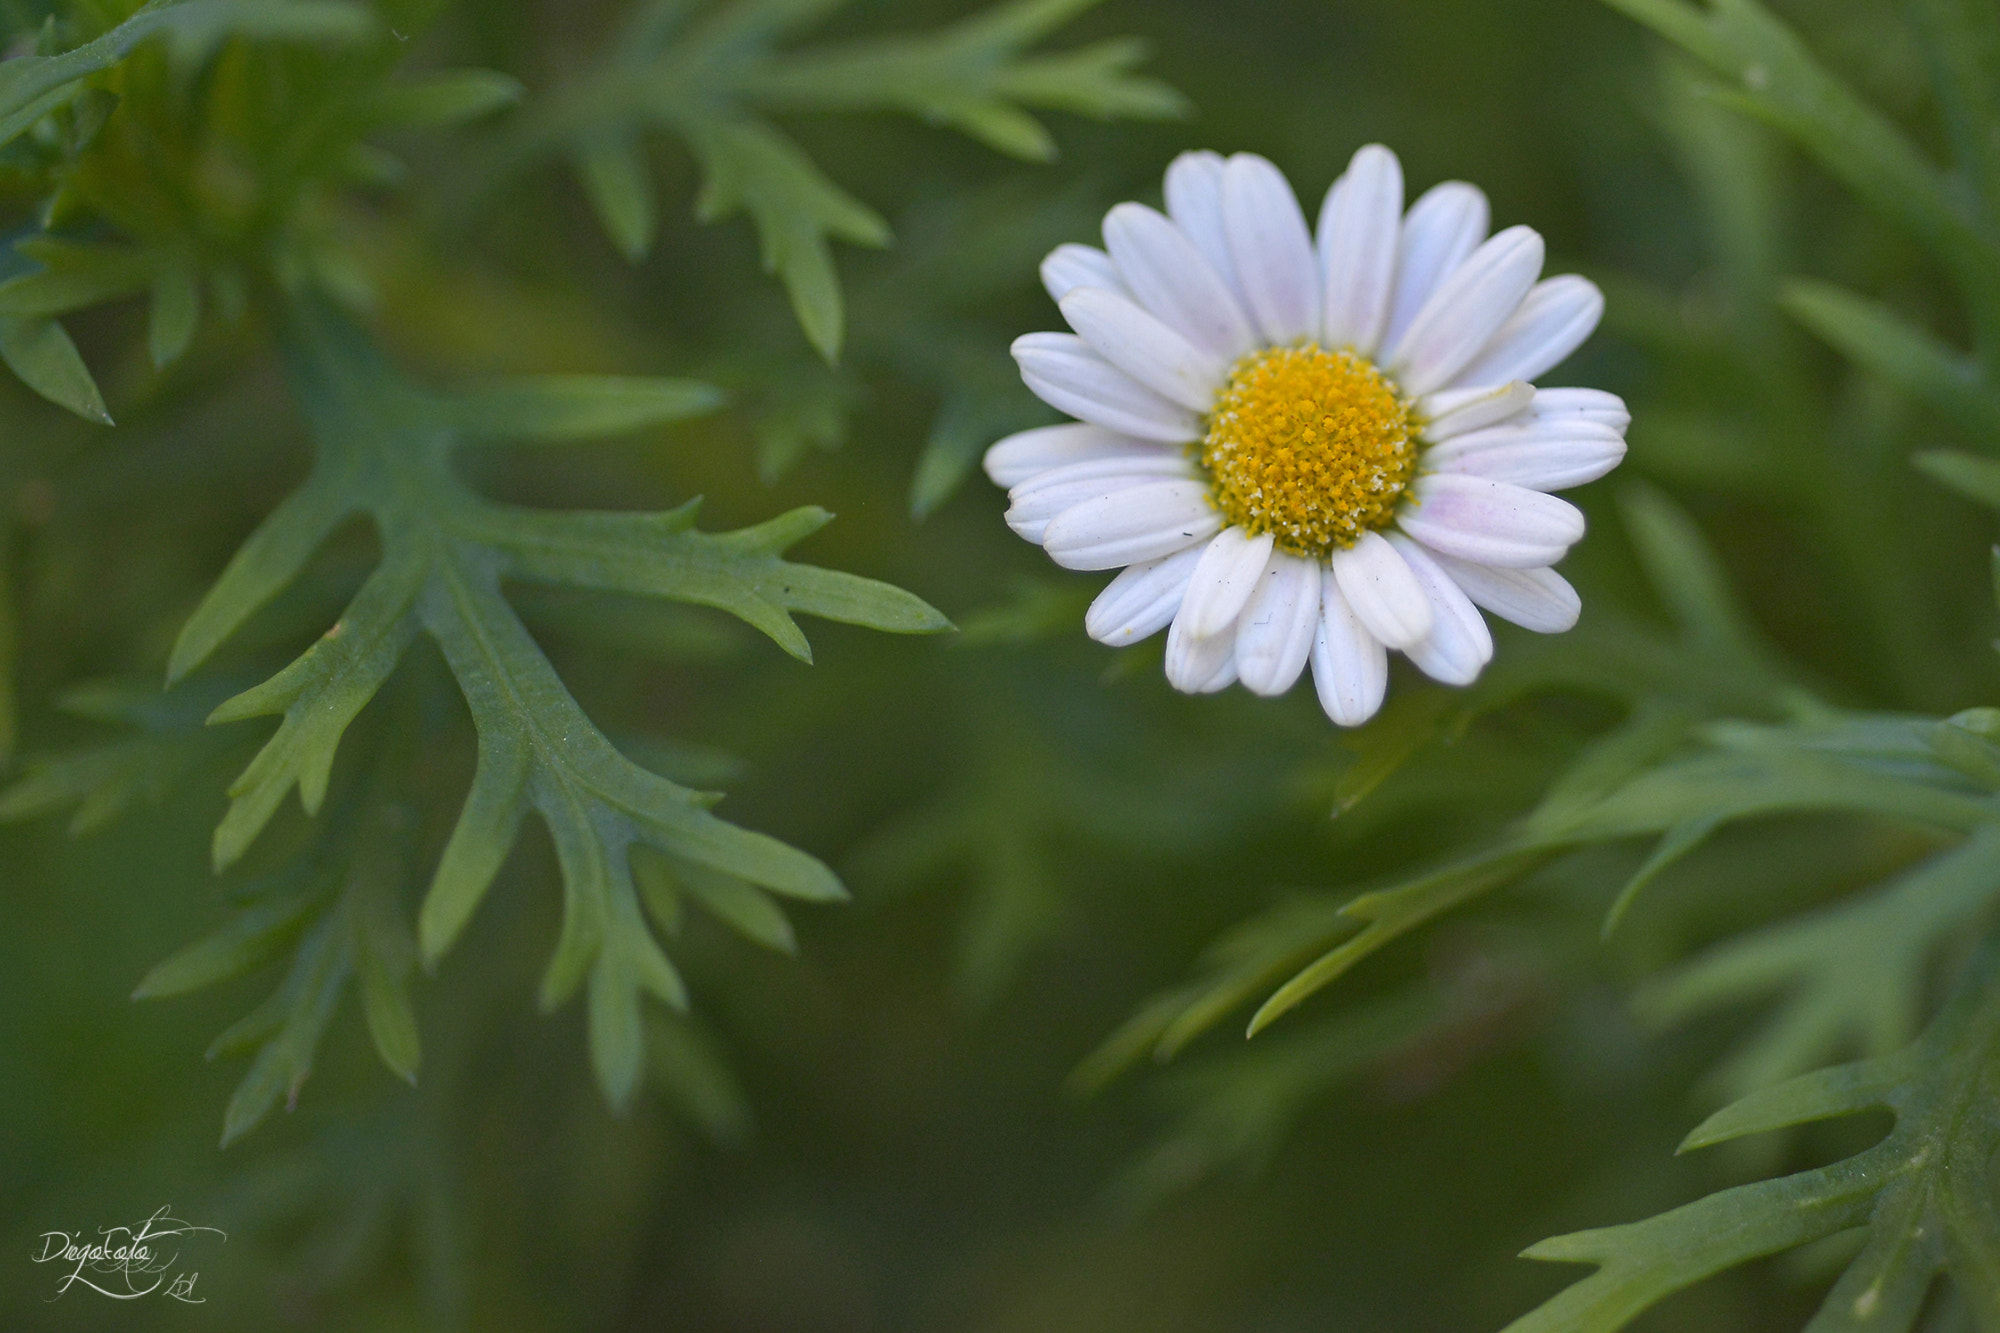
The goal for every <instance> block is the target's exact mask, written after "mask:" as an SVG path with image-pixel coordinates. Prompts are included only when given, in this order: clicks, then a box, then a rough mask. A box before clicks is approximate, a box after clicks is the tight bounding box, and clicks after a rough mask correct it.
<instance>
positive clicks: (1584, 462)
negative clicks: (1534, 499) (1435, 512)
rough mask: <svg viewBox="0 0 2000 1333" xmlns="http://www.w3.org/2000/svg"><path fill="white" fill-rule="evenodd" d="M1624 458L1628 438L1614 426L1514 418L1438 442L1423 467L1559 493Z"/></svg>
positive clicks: (1585, 422) (1429, 450)
mask: <svg viewBox="0 0 2000 1333" xmlns="http://www.w3.org/2000/svg"><path fill="white" fill-rule="evenodd" d="M1624 457H1625V441H1624V439H1623V437H1621V436H1620V435H1619V434H1618V432H1617V431H1615V430H1612V429H1611V428H1610V427H1609V426H1600V425H1598V424H1597V423H1595V422H1591V421H1575V422H1565V423H1562V424H1556V423H1553V422H1550V423H1543V422H1533V423H1529V424H1525V425H1516V424H1514V423H1513V422H1509V423H1508V424H1506V425H1504V426H1488V427H1487V428H1486V429H1485V430H1475V431H1472V432H1470V433H1469V434H1465V435H1460V436H1458V437H1456V438H1455V439H1452V440H1448V441H1446V442H1445V443H1443V444H1440V445H1435V446H1433V447H1432V448H1430V449H1428V450H1426V451H1425V453H1424V466H1425V467H1427V468H1430V469H1432V470H1433V471H1437V472H1463V473H1466V474H1467V475H1469V476H1474V477H1485V478H1487V479H1489V480H1491V481H1505V482H1512V483H1513V484H1514V485H1516V486H1525V487H1527V488H1528V489H1529V490H1531V491H1560V490H1564V489H1566V488H1568V487H1571V486H1581V485H1583V484H1584V483H1585V482H1587V481H1596V480H1597V479H1598V478H1599V477H1601V476H1603V475H1604V474H1605V473H1607V472H1609V471H1610V470H1611V469H1612V468H1614V467H1617V466H1618V463H1619V460H1621V459H1623V458H1624Z"/></svg>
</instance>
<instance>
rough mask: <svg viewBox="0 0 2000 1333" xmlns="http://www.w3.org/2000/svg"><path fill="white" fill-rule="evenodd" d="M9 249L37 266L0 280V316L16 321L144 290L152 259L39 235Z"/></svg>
mask: <svg viewBox="0 0 2000 1333" xmlns="http://www.w3.org/2000/svg"><path fill="white" fill-rule="evenodd" d="M14 248H15V249H16V250H18V251H19V252H20V253H21V254H23V255H24V256H26V257H27V258H29V259H32V260H34V261H35V262H36V263H38V264H40V265H41V268H40V269H38V270H37V271H35V272H32V273H22V274H20V275H18V276H16V277H12V278H9V279H7V281H5V282H0V314H5V315H11V316H14V317H15V318H19V319H33V318H38V317H39V318H45V317H48V316H53V315H66V314H69V313H70V312H71V311H73V310H81V309H83V308H84V307H86V306H94V305H102V304H103V303H104V302H106V301H115V300H117V299H118V298H119V297H122V296H130V295H132V294H133V293H134V292H140V291H144V290H145V289H146V285H147V284H148V283H149V282H150V281H152V277H153V270H154V266H155V265H154V260H153V257H152V256H151V255H148V254H147V253H146V252H145V251H144V250H141V249H139V248H138V247H136V246H130V245H105V244H99V243H85V242H79V241H65V240H56V239H53V238H50V237H41V238H37V239H33V240H27V241H21V242H18V243H17V244H16V245H15V247H14Z"/></svg>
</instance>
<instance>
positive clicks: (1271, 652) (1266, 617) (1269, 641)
mask: <svg viewBox="0 0 2000 1333" xmlns="http://www.w3.org/2000/svg"><path fill="white" fill-rule="evenodd" d="M1320 568H1321V566H1320V562H1319V561H1317V560H1309V559H1307V558H1306V557H1304V556H1301V555H1288V554H1285V553H1284V552H1282V551H1281V552H1279V553H1277V554H1276V555H1273V556H1272V557H1271V562H1270V564H1268V565H1266V566H1265V568H1264V576H1263V577H1262V578H1260V579H1259V580H1258V581H1257V591H1256V592H1254V593H1252V594H1251V595H1250V603H1249V605H1247V606H1245V607H1244V608H1243V614H1242V615H1241V616H1239V617H1237V620H1236V670H1237V672H1238V673H1239V674H1240V675H1241V676H1242V678H1243V685H1244V688H1246V689H1248V690H1250V691H1251V693H1253V694H1283V693H1284V692H1285V691H1286V690H1289V689H1290V688H1292V682H1293V681H1296V680H1297V679H1298V678H1299V673H1300V672H1301V671H1304V670H1305V669H1306V659H1307V658H1308V657H1310V656H1311V655H1312V646H1313V637H1314V636H1315V635H1316V634H1317V633H1318V632H1319V619H1320V608H1319V582H1320Z"/></svg>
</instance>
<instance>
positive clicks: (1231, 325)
mask: <svg viewBox="0 0 2000 1333" xmlns="http://www.w3.org/2000/svg"><path fill="white" fill-rule="evenodd" d="M1104 242H1105V245H1106V247H1107V248H1108V249H1109V250H1110V252H1111V258H1112V261H1113V262H1114V263H1116V264H1117V265H1118V272H1119V275H1120V276H1121V277H1123V278H1124V280H1125V286H1126V287H1127V288H1128V289H1129V290H1130V291H1131V293H1132V299H1134V300H1135V301H1137V302H1138V303H1139V304H1140V305H1142V306H1144V307H1145V308H1146V309H1148V310H1150V311H1152V312H1153V313H1154V314H1155V315H1158V316H1159V317H1160V318H1161V319H1162V320H1164V321H1166V323H1167V324H1168V325H1169V326H1170V327H1171V328H1173V329H1174V330H1175V331H1176V332H1178V333H1180V334H1182V335H1183V336H1185V337H1186V338H1187V339H1188V341H1190V342H1192V343H1194V344H1195V345H1196V346H1198V347H1201V348H1204V349H1206V350H1207V351H1209V352H1212V353H1214V354H1215V355H1217V356H1220V357H1221V358H1223V359H1224V360H1225V361H1234V360H1236V358H1238V357H1240V356H1242V355H1243V354H1244V353H1245V352H1248V351H1249V350H1250V349H1251V347H1252V346H1253V345H1254V344H1255V342H1256V337H1257V335H1256V332H1255V330H1253V329H1252V328H1251V327H1250V319H1249V316H1247V315H1245V314H1244V313H1243V307H1242V304H1241V303H1240V302H1238V301H1237V299H1236V296H1235V293H1233V292H1232V291H1230V289H1229V283H1228V282H1227V281H1225V280H1224V279H1223V277H1222V275H1221V274H1219V273H1217V272H1216V271H1215V268H1214V266H1213V265H1212V264H1211V263H1210V262H1209V261H1208V259H1207V258H1206V257H1205V256H1204V255H1203V254H1202V252H1201V249H1200V247H1198V246H1196V245H1195V243H1194V242H1193V241H1192V240H1190V239H1189V238H1188V235H1187V233H1186V232H1184V231H1182V230H1181V229H1180V228H1179V227H1177V226H1175V225H1174V224H1173V223H1172V222H1171V221H1169V220H1168V219H1167V218H1165V217H1163V216H1162V215H1161V214H1159V213H1156V212H1154V211H1153V210H1152V209H1150V208H1147V207H1146V206H1145V205H1144V204H1120V205H1118V206H1117V207H1116V208H1114V209H1112V210H1111V211H1110V212H1109V213H1107V214H1105V217H1104Z"/></svg>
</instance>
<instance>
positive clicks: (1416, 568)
mask: <svg viewBox="0 0 2000 1333" xmlns="http://www.w3.org/2000/svg"><path fill="white" fill-rule="evenodd" d="M1166 204H1167V211H1166V212H1165V213H1164V214H1162V213H1159V212H1156V211H1155V210H1153V209H1150V208H1147V207H1146V206H1144V205H1143V204H1130V203H1128V204H1120V205H1118V206H1117V207H1116V208H1114V209H1112V210H1111V211H1110V212H1109V213H1108V214H1106V215H1105V218H1104V241H1105V248H1104V249H1102V250H1098V249H1094V248H1092V247H1090V246H1084V245H1063V246H1059V247H1057V248H1056V250H1055V251H1054V252H1053V253H1051V254H1050V255H1049V257H1048V258H1047V259H1046V260H1044V261H1043V263H1042V280H1043V282H1044V283H1045V284H1046V285H1047V286H1048V289H1049V294H1050V295H1051V296H1053V297H1054V298H1055V299H1056V301H1057V303H1058V304H1059V305H1060V306H1061V307H1062V313H1063V318H1064V319H1066V320H1068V321H1069V325H1070V327H1071V328H1072V329H1074V330H1075V332H1074V333H1030V334H1027V335H1026V336H1024V337H1022V338H1020V339H1018V340H1016V341H1015V343H1014V358H1015V360H1016V361H1018V362H1019V363H1020V367H1021V376H1022V378H1023V379H1024V380H1026V381H1027V384H1028V387H1029V388H1030V389H1032V390H1033V391H1034V392H1035V394H1036V395H1037V396H1039V397H1040V398H1041V399H1042V400H1043V401H1044V402H1047V403H1049V404H1050V405H1051V406H1053V407H1056V408H1059V409H1060V410H1062V411H1064V412H1067V413H1068V414H1069V415H1071V416H1072V417H1075V418H1076V421H1075V422H1072V423H1069V424H1065V425H1060V426H1046V427H1042V428H1040V429H1037V430H1030V431H1023V432H1021V433H1020V434H1017V435H1010V436H1008V437H1007V438H1006V439H1004V440H1001V441H1000V442H998V443H997V444H995V445H993V447H992V448H990V449H989V450H987V453H986V471H987V474H988V475H989V476H991V477H992V478H993V480H994V481H995V482H996V483H998V484H1000V485H1002V486H1006V487H1008V488H1009V491H1008V495H1009V498H1010V499H1011V501H1012V504H1011V506H1010V508H1009V509H1008V510H1007V523H1008V525H1009V526H1010V527H1012V528H1013V529H1014V531H1016V532H1018V533H1019V534H1021V536H1023V537H1026V538H1027V539H1028V540H1029V541H1032V542H1036V543H1038V544H1039V545H1041V546H1043V547H1044V548H1046V549H1047V551H1048V553H1049V555H1050V556H1051V557H1052V558H1053V559H1054V560H1055V561H1056V563H1057V564H1060V565H1063V566H1065V567H1067V568H1070V569H1114V568H1119V567H1121V566H1122V567H1123V572H1121V573H1120V574H1119V575H1118V576H1117V577H1116V578H1114V579H1113V580H1112V581H1111V583H1110V584H1109V585H1108V586H1107V587H1106V588H1105V589H1104V591H1103V592H1102V593H1101V594H1100V595H1099V596H1098V598H1097V600H1096V601H1095V602H1093V603H1092V604H1091V607H1090V612H1089V614H1088V615H1087V616H1086V617H1085V619H1084V626H1085V628H1086V629H1087V630H1088V631H1089V633H1090V635H1091V637H1093V638H1095V639H1098V640H1100V641H1101V642H1104V643H1108V644H1128V643H1133V642H1136V641H1137V640H1139V639H1142V638H1145V637H1146V636H1147V635H1149V634H1153V633H1156V632H1157V631H1159V630H1161V629H1167V663H1166V665H1167V679H1168V681H1169V682H1171V683H1172V684H1173V685H1174V686H1175V687H1176V688H1177V689H1181V690H1186V691H1189V692H1195V693H1206V692H1209V691H1212V690H1220V689H1223V688H1226V687H1227V686H1229V685H1230V684H1232V683H1234V682H1236V681H1241V682H1242V683H1243V684H1244V685H1245V686H1246V687H1248V688H1249V689H1251V690H1253V691H1255V692H1256V693H1258V694H1281V693H1283V692H1284V691H1286V690H1288V689H1290V688H1291V686H1292V685H1293V683H1294V682H1295V681H1297V680H1298V678H1299V676H1300V674H1301V673H1303V672H1304V670H1305V669H1306V666H1307V664H1308V663H1310V664H1311V667H1312V674H1313V683H1314V685H1315V686H1316V687H1317V688H1318V691H1319V698H1320V703H1321V704H1322V705H1323V706H1324V707H1325V709H1326V712H1327V715H1328V716H1329V717H1331V718H1332V719H1333V720H1334V721H1335V722H1338V723H1340V724H1342V725H1344V726H1356V725H1359V724H1360V723H1362V722H1365V721H1366V720H1367V719H1368V718H1369V717H1371V716H1373V715H1374V713H1375V710H1376V709H1378V708H1379V707H1381V704H1382V694H1383V691H1384V689H1385V688H1386V686H1387V682H1388V650H1389V649H1392V648H1393V649H1396V650H1397V651H1399V652H1401V653H1403V654H1404V655H1406V656H1407V657H1408V658H1409V659H1410V660H1411V661H1412V662H1414V663H1415V664H1416V665H1417V667H1418V668H1419V669H1421V670H1422V671H1424V672H1425V673H1426V674H1427V675H1430V676H1432V677H1433V678H1435V679H1437V680H1441V681H1445V682H1447V683H1450V684H1454V685H1464V684H1468V683H1470V682H1471V681H1472V680H1473V679H1474V678H1476V677H1477V676H1478V675H1479V672H1480V670H1481V669H1482V668H1483V667H1484V666H1485V665H1486V662H1487V661H1488V660H1489V659H1490V658H1491V657H1492V655H1493V639H1492V636H1491V635H1490V634H1489V633H1488V631H1487V627H1486V622H1485V620H1484V619H1482V618H1481V616H1480V614H1479V609H1478V608H1481V607H1483V608H1485V609H1486V610H1487V611H1490V612H1492V613H1493V614H1494V615H1497V616H1500V617H1502V618H1503V619H1506V620H1510V621H1513V622H1514V623H1515V624H1517V625H1522V626H1525V627H1526V628H1528V629H1531V630H1538V631H1541V632H1543V633H1556V632H1559V631H1562V630H1566V629H1568V628H1569V627H1570V626H1572V625H1574V624H1575V623H1576V618H1577V614H1578V611H1579V609H1580V605H1579V602H1578V600H1577V596H1576V593H1575V591H1574V590H1573V589H1572V588H1571V587H1570V585H1569V584H1568V582H1566V581H1565V580H1564V579H1563V577H1562V576H1561V575H1560V574H1557V573H1556V572H1555V570H1554V569H1553V568H1551V566H1553V565H1554V564H1555V563H1556V561H1558V560H1560V559H1561V558H1562V557H1563V555H1564V554H1565V553H1566V552H1567V551H1568V550H1569V548H1570V546H1571V545H1572V544H1573V543H1575V542H1576V541H1577V540H1578V539H1579V538H1580V537H1582V536H1583V516H1582V514H1580V513H1579V512H1578V511H1577V510H1576V508H1575V507H1574V506H1572V505H1570V504H1569V503H1567V502H1566V501H1563V500H1559V499H1557V498H1555V497H1554V496H1553V495H1550V494H1548V492H1550V491H1557V490H1562V489H1564V488H1565V487H1569V486H1577V485H1581V484H1582V483H1584V482H1586V481H1591V480H1594V479H1595V478H1597V477H1601V476H1603V475H1604V474H1605V473H1606V472H1609V471H1610V470H1611V469H1612V468H1613V467H1616V466H1617V465H1618V462H1619V460H1620V459H1621V458H1623V457H1624V455H1625V440H1624V432H1625V426H1626V424H1627V422H1628V421H1629V420H1630V418H1629V417H1628V416H1627V414H1626V412H1625V406H1624V404H1623V403H1622V402H1620V401H1619V400H1618V398H1617V397H1615V396H1614V395H1612V394H1608V393H1603V392H1600V391H1598V390H1595V389H1537V388H1535V387H1534V385H1533V384H1532V383H1530V381H1532V380H1533V379H1534V378H1535V377H1536V376H1538V375H1540V374H1542V373H1544V372H1545V371H1547V370H1549V369H1550V368H1551V367H1553V366H1554V365H1556V364H1557V363H1558V362H1560V361H1561V360H1562V359H1563V358H1564V357H1566V356H1568V355H1569V354H1570V353H1571V352H1572V351H1574V350H1575V349H1576V347H1577V345H1578V344H1579V343H1581V342H1582V341H1583V340H1584V339H1585V338H1586V337H1588V336H1589V334H1590V331H1591V330H1592V329H1593V328H1595V327H1596V325H1597V320H1598V317H1599V315H1601V314H1602V313H1603V309H1604V298H1603V297H1602V295H1600V294H1599V292H1598V290H1597V288H1596V287H1595V286H1593V285H1592V284H1591V283H1590V282H1589V281H1587V280H1585V279H1583V278H1580V277H1575V276H1564V277H1556V278H1549V279H1546V280H1543V281H1537V279H1538V278H1540V276H1541V269H1542V238H1541V237H1540V236H1538V235H1537V234H1536V233H1535V232H1534V231H1532V230H1530V229H1529V228H1527V227H1510V228H1508V229H1507V230H1505V231H1503V232H1500V233H1499V234H1498V235H1496V236H1491V237H1488V236H1487V235H1486V226H1487V206H1486V197H1485V196H1484V195H1483V194H1481V193H1480V192H1479V191H1478V190H1477V189H1475V188H1474V187H1472V186H1470V185H1466V184H1464V183H1463V182H1458V181H1449V182H1446V183H1445V184H1443V185H1439V186H1437V187H1435V188H1433V189H1431V190H1430V191H1428V192H1427V193H1425V194H1424V195H1423V196H1422V197H1421V198H1419V199H1418V200H1417V201H1416V202H1415V203H1414V204H1412V205H1411V206H1410V208H1409V210H1408V211H1407V212H1405V211H1404V209H1403V174H1402V167H1401V166H1400V165H1399V164H1398V162H1397V161H1396V156H1395V154H1393V153H1391V152H1390V151H1389V150H1388V149H1386V148H1383V147H1381V146H1380V145H1370V146H1368V147H1366V148H1363V149H1362V150H1361V151H1360V152H1358V153H1356V154H1355V155H1354V159H1353V161H1352V162H1350V163H1349V164H1348V168H1347V172H1346V174H1345V175H1343V176H1342V177H1341V178H1340V179H1339V180H1337V181H1335V182H1334V183H1333V188H1332V189H1330V190H1328V191H1327V194H1326V202H1325V203H1324V205H1322V207H1321V208H1320V214H1319V227H1318V232H1317V235H1314V234H1313V233H1312V232H1309V231H1308V230H1307V227H1306V220H1305V215H1304V214H1303V213H1302V212H1301V211H1300V208H1299V204H1298V200H1297V199H1296V198H1295V197H1294V196H1293V194H1292V190H1291V187H1290V186H1289V185H1288V184H1287V183H1286V182H1285V178H1284V177H1283V175H1281V174H1280V173H1279V171H1278V169H1277V168H1276V167H1274V166H1272V165H1271V163H1269V162H1267V161H1265V160H1264V159H1263V158H1261V157H1256V156H1253V155H1251V154H1247V153H1239V154H1237V155H1236V156H1234V157H1231V158H1228V159H1226V160H1225V159H1223V158H1222V157H1220V156H1218V155H1216V154H1214V153H1184V154H1182V155H1181V156H1180V157H1179V158H1177V159H1175V161H1174V163H1173V165H1172V166H1170V167H1169V168H1168V169H1167V178H1166ZM1169 626H1171V628H1168V627H1169Z"/></svg>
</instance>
